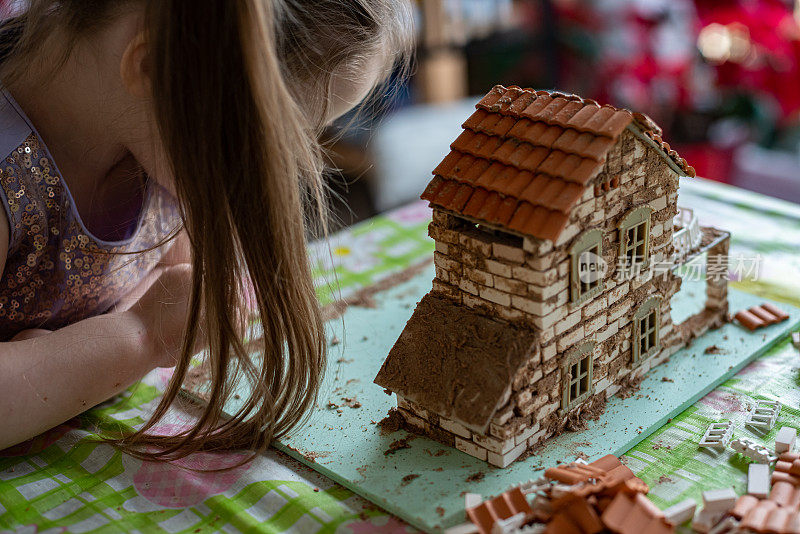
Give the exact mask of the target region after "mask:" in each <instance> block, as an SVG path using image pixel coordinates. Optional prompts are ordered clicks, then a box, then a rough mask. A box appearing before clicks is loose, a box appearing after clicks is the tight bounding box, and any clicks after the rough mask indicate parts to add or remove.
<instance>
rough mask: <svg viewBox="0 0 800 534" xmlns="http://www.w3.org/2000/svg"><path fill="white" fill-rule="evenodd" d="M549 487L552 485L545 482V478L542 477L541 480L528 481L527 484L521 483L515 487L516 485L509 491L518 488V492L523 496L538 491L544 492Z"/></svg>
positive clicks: (547, 481)
mask: <svg viewBox="0 0 800 534" xmlns="http://www.w3.org/2000/svg"><path fill="white" fill-rule="evenodd" d="M550 486H552V484H550V481H549V480H547V479H546V478H544V477H542V478H537V479H530V480H528V481H527V482H523V483H522V484H519V485H518V486H516V485H515V486H512V487H511V488H509V489H513V488H519V490H520V491H521V492H522V494H523V495H530V494H531V493H536V492H538V491H544V490H546V489H547V488H549V487H550Z"/></svg>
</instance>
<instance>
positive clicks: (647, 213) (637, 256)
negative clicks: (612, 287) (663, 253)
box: [617, 206, 653, 277]
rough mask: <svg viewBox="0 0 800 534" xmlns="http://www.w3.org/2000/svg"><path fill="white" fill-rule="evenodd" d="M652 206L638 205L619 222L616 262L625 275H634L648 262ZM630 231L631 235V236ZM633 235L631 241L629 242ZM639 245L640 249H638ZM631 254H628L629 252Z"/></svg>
mask: <svg viewBox="0 0 800 534" xmlns="http://www.w3.org/2000/svg"><path fill="white" fill-rule="evenodd" d="M652 218H653V208H651V207H650V206H639V207H638V208H634V209H633V210H631V211H630V212H629V213H628V214H627V215H626V216H625V217H624V218H623V219H622V221H620V223H619V258H618V261H617V264H618V265H619V268H621V269H623V273H625V275H626V277H631V276H635V275H636V274H638V273H640V272H641V271H642V269H646V268H647V266H648V265H649V264H650V227H651V225H652ZM631 232H633V235H632V236H631ZM631 237H633V243H631V242H630V241H631ZM640 247H641V249H640ZM631 252H632V253H633V254H630V253H631Z"/></svg>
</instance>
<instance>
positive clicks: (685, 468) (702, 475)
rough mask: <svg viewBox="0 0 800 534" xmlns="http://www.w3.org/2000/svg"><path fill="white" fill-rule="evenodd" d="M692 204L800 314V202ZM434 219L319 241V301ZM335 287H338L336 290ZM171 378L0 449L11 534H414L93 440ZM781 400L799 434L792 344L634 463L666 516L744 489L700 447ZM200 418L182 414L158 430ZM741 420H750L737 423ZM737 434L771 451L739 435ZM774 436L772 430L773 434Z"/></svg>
mask: <svg viewBox="0 0 800 534" xmlns="http://www.w3.org/2000/svg"><path fill="white" fill-rule="evenodd" d="M680 204H681V205H683V206H687V207H691V208H694V209H695V211H696V213H698V215H699V216H700V219H701V223H702V224H706V225H716V226H720V227H723V228H726V229H729V230H731V231H732V232H733V239H732V246H731V255H732V256H733V257H734V258H735V257H736V256H737V255H741V256H743V257H746V258H753V257H760V258H761V262H760V272H759V273H758V274H759V276H758V278H757V279H746V280H740V281H737V282H735V283H734V284H735V286H736V287H738V288H739V289H742V290H745V291H749V292H753V293H758V294H761V295H764V296H768V297H770V298H773V299H776V300H781V301H784V302H789V303H792V304H795V305H797V306H800V276H798V275H799V274H800V256H798V253H797V251H798V247H800V206H795V205H791V204H788V203H785V202H781V201H776V200H772V199H768V198H766V197H762V196H759V195H755V194H752V193H747V192H744V191H741V190H736V189H732V188H729V187H726V186H722V185H719V184H714V183H710V182H705V181H703V180H687V181H686V182H685V183H684V184H683V186H682V188H681V198H680ZM429 217H430V211H429V210H428V208H427V207H426V205H425V204H424V203H413V204H410V205H408V206H405V207H403V208H400V209H398V210H395V211H392V212H390V213H388V214H386V215H383V216H379V217H376V218H374V219H371V220H369V221H367V222H365V223H363V224H359V225H357V226H354V227H352V228H350V229H348V230H346V231H343V232H341V233H339V234H336V235H335V236H332V238H331V239H330V247H329V246H328V244H322V243H320V244H315V245H312V247H311V248H312V256H313V257H315V258H318V260H317V261H316V265H315V267H316V268H315V273H316V276H317V278H318V283H319V287H320V298H321V300H322V301H323V302H325V303H327V302H331V301H332V300H335V299H336V298H338V296H340V295H339V293H338V292H341V294H342V295H346V294H348V293H351V292H353V291H356V290H357V289H359V288H361V287H365V286H368V285H371V284H373V283H375V282H376V281H378V280H380V279H382V278H384V277H385V276H387V275H389V274H391V273H393V272H397V271H399V270H402V269H404V268H406V267H408V266H410V265H412V264H414V263H417V262H419V261H420V260H423V259H424V258H426V257H428V256H429V255H430V254H431V253H432V251H433V242H432V241H431V240H430V239H428V238H427V236H426V232H427V222H428V219H429ZM334 275H335V278H336V281H337V283H336V285H337V287H338V290H337V291H333V290H332V289H330V288H331V287H332V286H331V284H329V283H328V282H329V281H330V280H331V279H332V278H334ZM168 379H169V374H168V371H166V370H158V371H155V372H153V373H151V374H150V375H148V376H147V377H146V378H145V379H144V380H143V381H142V382H141V383H140V384H138V385H137V386H134V387H132V388H131V389H129V390H128V391H127V392H126V393H125V394H124V395H123V396H121V397H117V398H115V399H112V400H110V401H108V402H106V403H104V404H102V405H100V406H97V407H95V408H93V409H91V410H89V411H87V412H86V413H85V414H83V415H82V416H80V417H78V418H76V419H75V420H73V421H70V422H68V423H66V424H64V425H61V426H60V427H58V428H56V429H53V430H52V431H50V432H48V433H47V434H46V435H43V436H40V437H39V438H37V439H35V440H33V441H32V442H30V443H26V444H24V445H22V446H19V447H15V448H14V449H11V450H6V451H2V452H0V531H17V532H98V533H104V532H123V531H138V532H186V533H193V532H217V531H224V532H344V533H354V534H358V533H368V532H392V533H394V532H405V531H407V530H410V528H407V527H406V526H405V525H404V524H403V523H402V522H401V521H399V520H397V519H395V518H393V517H390V516H389V515H387V514H386V513H385V512H383V511H382V510H380V509H377V508H375V507H373V506H371V505H369V503H366V502H365V501H364V500H362V499H361V498H359V497H357V496H355V495H353V494H352V493H351V492H350V491H348V490H346V489H344V488H342V487H341V486H338V485H337V484H334V483H333V482H331V481H329V480H327V479H325V478H324V477H322V476H321V475H318V474H316V473H314V472H313V471H310V470H309V469H307V468H306V467H304V466H302V465H301V464H299V463H297V462H295V461H294V460H291V459H289V458H288V457H286V456H284V455H282V454H280V453H278V452H276V451H272V450H271V451H270V452H268V453H267V454H265V455H263V456H261V457H259V458H258V459H256V460H255V461H253V462H251V463H249V464H247V465H244V466H242V467H237V468H234V469H232V470H229V471H224V472H217V473H202V472H198V471H197V469H198V468H200V469H202V468H208V467H212V468H213V467H225V466H229V465H235V464H237V463H238V462H239V460H240V459H241V458H242V457H243V456H242V455H243V454H244V453H228V454H196V455H194V456H192V457H190V458H187V459H185V460H183V461H180V462H176V463H174V464H155V463H148V462H142V461H140V460H136V459H133V458H130V457H127V456H124V455H122V454H120V453H119V452H117V451H116V450H114V449H113V448H111V447H109V446H106V445H103V444H99V443H97V442H95V441H93V439H92V438H93V437H95V436H96V433H97V432H98V430H102V429H108V428H111V427H116V428H118V427H119V426H120V425H123V426H129V427H136V426H137V425H140V424H142V423H143V422H144V421H145V419H146V418H147V416H148V414H149V413H150V412H151V411H152V409H153V407H154V406H155V404H156V403H157V400H158V396H159V391H160V390H161V389H163V387H164V385H165V384H166V381H167V380H168ZM759 398H777V399H779V400H780V401H781V402H782V403H783V410H782V412H781V416H780V420H779V425H778V426H780V425H781V424H794V425H800V352H798V351H797V350H795V349H794V348H792V347H791V345H790V344H789V343H788V340H787V341H786V342H784V343H781V344H779V345H778V346H777V347H775V348H774V349H772V350H771V351H770V352H769V353H768V354H767V355H766V356H764V357H763V358H761V359H759V360H758V361H756V362H755V363H753V364H752V365H750V366H749V367H747V368H745V369H744V370H743V371H742V372H740V373H739V374H738V375H737V376H736V377H735V378H733V379H731V380H729V381H728V382H726V383H725V384H723V385H722V386H721V387H719V388H718V389H717V390H715V391H713V392H712V393H710V394H709V395H707V396H706V397H705V398H703V399H701V400H700V401H699V402H698V403H697V404H695V405H694V406H692V407H691V408H689V409H688V410H686V411H685V412H684V413H682V414H681V415H680V416H679V417H676V418H675V419H673V421H672V422H671V423H670V424H668V425H666V426H665V427H663V428H662V429H660V430H659V431H657V432H656V433H655V434H653V435H652V436H650V437H649V438H648V439H646V440H645V441H643V442H642V443H641V444H640V445H638V446H637V447H635V448H634V449H633V450H631V451H630V452H629V453H628V454H627V455H626V458H625V460H626V462H627V463H628V465H629V466H631V467H632V468H633V470H634V471H635V472H636V473H637V474H638V475H639V476H641V477H642V478H643V479H644V480H645V481H646V482H647V483H648V484H650V485H651V487H652V491H651V493H650V497H651V498H652V499H653V500H654V501H655V502H656V503H657V504H658V505H659V506H662V507H663V506H666V505H668V504H670V503H674V502H676V501H678V500H681V499H683V498H685V497H687V496H693V497H696V498H698V497H699V493H700V492H701V491H702V490H704V489H708V488H715V487H721V486H725V485H734V486H736V487H737V489H739V490H743V488H744V484H745V479H746V476H745V473H746V466H745V464H744V463H743V462H742V461H741V460H740V459H739V458H738V457H736V456H735V455H732V454H728V453H724V454H721V455H719V456H712V455H709V454H707V453H704V452H702V451H699V450H698V449H697V446H696V443H697V440H698V438H699V437H700V436H701V435H702V433H703V431H704V430H705V428H706V427H707V425H708V424H709V422H711V421H714V420H717V419H720V418H731V417H733V418H734V419H735V420H737V421H738V420H739V419H741V418H743V417H744V414H743V408H744V406H745V405H746V404H747V403H748V402H749V401H752V400H754V399H759ZM189 422H190V416H189V415H187V413H186V412H183V411H182V410H180V409H179V408H176V409H174V410H172V412H171V413H170V419H169V421H168V422H167V423H165V424H163V425H162V426H161V427H160V429H159V430H161V431H163V432H169V431H170V430H173V429H180V428H182V427H183V426H184V425H186V424H188V423H189ZM739 422H741V421H739ZM736 428H737V431H736V435H747V436H749V437H751V438H756V439H759V440H762V441H764V442H767V443H769V442H770V440H772V439H774V436H773V435H772V433H770V434H768V435H767V436H756V435H754V434H750V433H749V432H748V431H747V430H740V429H743V425H741V424H739V425H737V426H736ZM773 432H774V431H773Z"/></svg>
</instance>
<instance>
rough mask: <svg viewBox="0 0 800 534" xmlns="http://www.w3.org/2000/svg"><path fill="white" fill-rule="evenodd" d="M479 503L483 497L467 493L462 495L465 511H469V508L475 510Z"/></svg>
mask: <svg viewBox="0 0 800 534" xmlns="http://www.w3.org/2000/svg"><path fill="white" fill-rule="evenodd" d="M481 502H483V497H481V496H480V495H478V494H477V493H467V494H466V495H464V509H465V510H469V509H470V508H475V507H476V506H478V505H479V504H480V503H481Z"/></svg>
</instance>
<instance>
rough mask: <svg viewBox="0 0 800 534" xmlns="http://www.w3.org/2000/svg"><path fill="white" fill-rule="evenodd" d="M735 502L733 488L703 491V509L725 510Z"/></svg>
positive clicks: (711, 510) (706, 510) (713, 511)
mask: <svg viewBox="0 0 800 534" xmlns="http://www.w3.org/2000/svg"><path fill="white" fill-rule="evenodd" d="M734 504H736V492H735V491H734V490H733V488H720V489H715V490H708V491H704V492H703V511H705V512H712V513H715V512H723V513H724V512H727V511H728V510H730V509H731V508H733V505H734Z"/></svg>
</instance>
